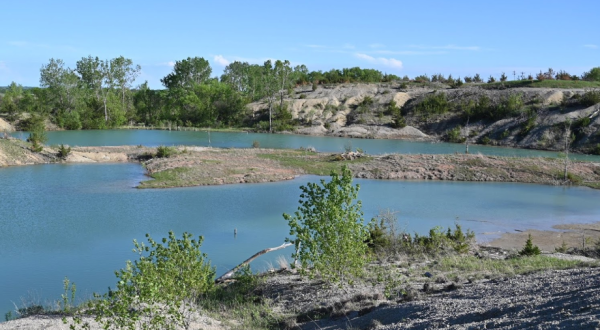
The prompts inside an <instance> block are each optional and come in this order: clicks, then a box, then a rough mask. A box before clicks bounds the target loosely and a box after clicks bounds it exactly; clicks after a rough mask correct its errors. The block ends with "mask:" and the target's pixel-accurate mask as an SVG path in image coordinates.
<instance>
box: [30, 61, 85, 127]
mask: <svg viewBox="0 0 600 330" xmlns="http://www.w3.org/2000/svg"><path fill="white" fill-rule="evenodd" d="M79 84H80V78H79V76H77V74H76V73H75V71H73V70H71V69H69V68H67V67H65V64H64V62H63V61H62V60H61V59H57V60H55V59H53V58H51V59H50V62H49V63H48V64H46V65H44V66H42V68H41V69H40V87H42V90H41V91H38V92H37V94H36V98H37V100H38V101H39V102H40V103H43V104H46V105H47V106H48V107H49V112H50V113H51V114H52V115H54V116H56V117H57V119H59V120H58V121H59V125H60V124H61V121H60V117H62V116H63V115H70V114H71V113H73V112H74V111H77V110H78V107H79V104H80V103H82V102H83V95H82V93H81V89H80V88H79ZM76 126H77V125H76ZM78 126H79V128H80V127H81V123H79V125H78ZM61 127H65V126H62V125H61ZM65 128H67V127H65ZM69 129H72V128H69Z"/></svg>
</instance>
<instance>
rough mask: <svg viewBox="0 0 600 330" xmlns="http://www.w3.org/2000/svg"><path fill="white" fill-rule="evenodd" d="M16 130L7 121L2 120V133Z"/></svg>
mask: <svg viewBox="0 0 600 330" xmlns="http://www.w3.org/2000/svg"><path fill="white" fill-rule="evenodd" d="M14 131H15V128H14V127H13V126H12V125H11V124H9V123H8V122H7V121H6V120H4V119H2V118H0V132H14Z"/></svg>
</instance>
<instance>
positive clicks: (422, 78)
mask: <svg viewBox="0 0 600 330" xmlns="http://www.w3.org/2000/svg"><path fill="white" fill-rule="evenodd" d="M414 80H415V82H418V83H427V82H430V81H431V80H430V79H429V77H428V76H427V75H426V74H423V75H420V76H416V77H415V79H414Z"/></svg>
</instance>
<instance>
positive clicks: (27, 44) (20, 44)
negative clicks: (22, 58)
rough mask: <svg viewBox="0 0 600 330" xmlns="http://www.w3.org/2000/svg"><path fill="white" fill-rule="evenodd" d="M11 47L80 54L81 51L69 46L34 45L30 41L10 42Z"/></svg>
mask: <svg viewBox="0 0 600 330" xmlns="http://www.w3.org/2000/svg"><path fill="white" fill-rule="evenodd" d="M8 44H9V45H11V46H15V47H20V48H42V49H50V50H62V51H69V52H80V50H79V49H77V48H76V47H73V46H69V45H49V44H41V43H34V42H29V41H9V42H8Z"/></svg>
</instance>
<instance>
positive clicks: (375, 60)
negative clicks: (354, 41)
mask: <svg viewBox="0 0 600 330" xmlns="http://www.w3.org/2000/svg"><path fill="white" fill-rule="evenodd" d="M354 55H355V56H356V57H358V58H360V59H361V60H365V61H367V62H369V63H372V64H379V65H383V66H387V67H390V68H393V69H398V70H400V69H402V61H400V60H397V59H395V58H391V57H390V58H384V57H373V56H369V55H367V54H362V53H356V54H354Z"/></svg>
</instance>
